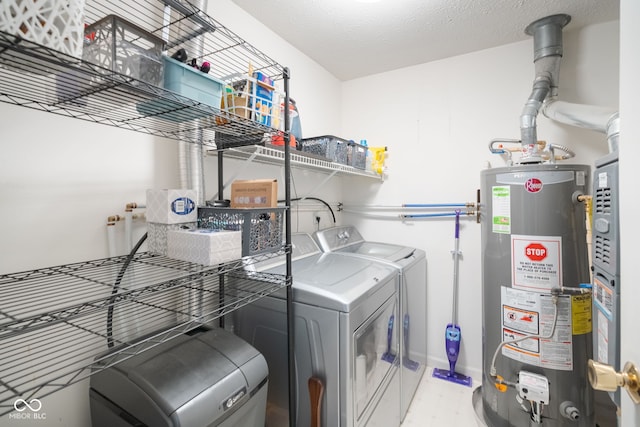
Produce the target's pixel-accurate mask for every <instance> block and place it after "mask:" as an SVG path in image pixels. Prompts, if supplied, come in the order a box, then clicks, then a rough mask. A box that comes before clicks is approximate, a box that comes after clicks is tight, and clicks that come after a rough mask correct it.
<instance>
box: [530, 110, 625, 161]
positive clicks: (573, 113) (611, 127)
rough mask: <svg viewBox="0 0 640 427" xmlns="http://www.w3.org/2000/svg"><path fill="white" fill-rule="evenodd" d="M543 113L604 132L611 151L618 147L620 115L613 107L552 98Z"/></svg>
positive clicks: (563, 121)
mask: <svg viewBox="0 0 640 427" xmlns="http://www.w3.org/2000/svg"><path fill="white" fill-rule="evenodd" d="M542 114H544V115H545V116H546V117H548V118H550V119H551V120H555V121H556V122H560V123H564V124H567V125H572V126H576V127H581V128H584V129H590V130H594V131H596V132H600V133H604V134H605V135H607V142H608V144H609V152H613V151H616V150H617V149H618V137H619V136H620V116H619V114H618V112H617V111H615V110H613V109H611V108H607V107H598V106H594V105H584V104H573V103H571V102H565V101H558V100H557V99H556V98H551V99H547V100H546V101H545V103H544V105H543V107H542Z"/></svg>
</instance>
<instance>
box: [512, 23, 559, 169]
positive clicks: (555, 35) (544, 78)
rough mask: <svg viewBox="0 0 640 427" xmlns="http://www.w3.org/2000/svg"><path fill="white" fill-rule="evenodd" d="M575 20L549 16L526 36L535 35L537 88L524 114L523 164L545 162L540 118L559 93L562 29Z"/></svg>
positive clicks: (530, 96)
mask: <svg viewBox="0 0 640 427" xmlns="http://www.w3.org/2000/svg"><path fill="white" fill-rule="evenodd" d="M569 21H571V17H570V16H569V15H565V14H559V15H552V16H547V17H546V18H542V19H538V20H537V21H534V22H532V23H531V24H529V26H527V28H526V29H525V33H526V34H528V35H530V36H533V45H534V60H533V63H534V65H535V78H534V81H533V89H532V91H531V94H530V95H529V98H528V99H527V102H526V103H525V105H524V108H523V110H522V114H521V115H520V136H521V143H522V151H523V155H522V158H521V162H522V163H541V162H542V160H543V159H542V156H541V154H540V150H539V149H538V146H537V144H536V143H537V142H538V135H537V124H536V118H537V116H538V113H539V112H540V109H541V108H542V105H543V102H544V101H545V99H547V98H548V97H556V96H557V94H558V81H559V75H560V59H561V58H562V28H563V27H564V26H565V25H567V24H568V23H569Z"/></svg>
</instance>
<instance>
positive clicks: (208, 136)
mask: <svg viewBox="0 0 640 427" xmlns="http://www.w3.org/2000/svg"><path fill="white" fill-rule="evenodd" d="M109 14H115V15H118V16H126V17H127V19H131V20H134V21H135V23H136V24H138V25H140V26H141V27H142V28H143V29H144V30H146V31H148V32H149V33H151V34H154V35H156V36H158V37H162V38H163V39H165V40H167V47H168V48H169V49H171V48H174V47H176V46H180V45H181V44H182V43H185V42H187V41H189V40H193V39H195V38H198V40H199V42H200V43H201V44H202V45H203V46H204V49H203V52H204V54H203V55H202V56H201V57H200V58H198V59H200V60H203V59H206V60H207V61H209V62H211V63H212V68H211V71H210V72H209V74H210V75H212V76H214V77H216V78H218V79H221V80H225V79H229V78H230V76H237V75H242V74H247V73H248V72H249V70H250V69H252V70H254V71H260V72H262V73H263V74H265V75H267V76H270V77H271V78H273V79H274V80H277V79H281V78H283V75H284V73H285V71H286V69H285V68H284V67H282V66H281V65H279V64H278V63H277V62H276V61H274V60H273V59H271V58H270V57H268V56H267V55H265V54H263V53H262V52H260V51H259V50H258V49H256V48H254V47H253V46H251V45H250V44H249V43H247V42H246V41H245V40H243V39H242V38H240V37H239V36H237V35H236V34H235V33H233V32H232V31H230V30H229V29H227V28H225V27H224V26H223V25H222V24H220V23H219V22H217V21H216V20H215V19H213V18H211V17H209V16H208V15H206V14H205V13H203V12H202V11H199V10H197V9H196V8H195V7H194V6H191V5H189V4H188V3H186V2H184V1H181V0H164V1H157V0H142V1H137V2H129V3H127V2H124V1H122V2H120V1H119V0H112V1H110V2H103V1H99V0H88V1H87V2H86V6H85V20H86V21H87V22H88V23H91V22H95V21H98V20H99V19H101V18H103V17H104V16H106V15H109ZM187 22H188V23H189V25H187ZM194 28H195V29H194ZM0 68H3V70H2V72H0V102H5V103H9V104H14V105H19V106H23V107H27V108H32V109H36V110H42V111H47V112H50V113H54V114H59V115H63V116H68V117H73V118H76V119H81V120H86V121H90V122H95V123H100V124H105V125H110V126H115V127H119V128H123V129H128V130H133V131H136V132H141V133H146V134H150V135H154V136H161V137H165V138H170V139H175V140H180V141H187V142H191V143H202V144H204V145H209V146H216V141H215V134H216V133H219V134H221V135H226V136H227V137H228V140H229V141H231V143H230V146H241V145H249V144H254V143H255V142H256V141H259V140H260V139H261V138H262V136H263V135H264V134H265V133H270V132H275V131H276V130H275V129H273V128H271V127H269V126H265V125H263V124H260V123H257V122H255V121H252V120H249V119H245V118H242V117H239V116H236V115H233V114H229V113H227V112H224V111H221V110H220V109H218V108H215V107H211V106H209V105H206V104H202V103H200V102H198V101H195V100H193V99H189V98H187V97H184V96H181V95H179V94H177V93H174V92H171V91H169V90H165V89H163V88H160V87H157V86H154V85H151V84H148V83H146V82H144V81H141V80H136V79H134V78H131V77H128V76H125V75H122V74H119V73H117V72H114V71H112V70H108V69H106V68H102V67H100V66H98V65H95V64H93V63H90V62H86V61H83V60H81V59H78V58H75V57H72V56H69V55H66V54H63V53H61V52H58V51H56V50H54V49H51V48H48V47H46V46H42V45H39V44H36V43H33V42H30V41H28V40H25V39H24V38H22V37H19V36H16V35H13V34H8V33H6V32H2V31H0ZM153 100H156V101H158V100H159V101H160V102H155V103H153V108H151V109H150V111H149V109H147V110H145V111H143V112H140V111H138V109H137V108H136V106H138V105H140V104H144V103H145V102H149V101H153ZM167 117H170V118H171V119H170V120H167ZM218 145H219V144H218Z"/></svg>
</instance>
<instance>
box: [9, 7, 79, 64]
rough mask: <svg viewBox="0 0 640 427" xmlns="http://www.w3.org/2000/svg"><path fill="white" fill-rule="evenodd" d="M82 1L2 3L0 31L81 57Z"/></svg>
mask: <svg viewBox="0 0 640 427" xmlns="http://www.w3.org/2000/svg"><path fill="white" fill-rule="evenodd" d="M83 16H84V0H64V1H59V0H2V2H0V31H4V32H6V33H9V34H13V35H16V36H20V37H22V38H24V39H26V40H29V41H32V42H35V43H38V44H41V45H43V46H46V47H49V48H52V49H55V50H58V51H60V52H62V53H65V54H67V55H71V56H74V57H76V58H80V57H82V43H83V38H84V19H83Z"/></svg>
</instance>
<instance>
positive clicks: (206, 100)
mask: <svg viewBox="0 0 640 427" xmlns="http://www.w3.org/2000/svg"><path fill="white" fill-rule="evenodd" d="M162 60H163V62H164V88H165V89H167V90H170V91H172V92H175V93H177V94H179V95H181V96H184V97H185V98H189V99H192V100H194V101H198V102H200V103H202V104H206V105H210V106H212V107H214V108H216V109H219V108H220V101H221V100H222V90H223V88H224V86H225V84H224V82H223V81H221V80H218V79H216V78H215V77H212V76H210V75H208V74H205V73H203V72H201V71H199V70H198V69H196V68H193V67H191V66H189V65H187V64H184V63H182V62H180V61H176V60H175V59H173V58H170V57H168V56H163V57H162ZM183 107H184V106H183V105H181V104H178V103H175V102H172V101H168V100H164V99H154V100H151V101H146V102H143V103H140V104H138V105H137V109H138V111H139V112H140V113H142V114H145V115H154V116H156V117H159V118H162V119H165V120H169V121H172V122H183V121H187V120H193V119H198V118H200V117H204V116H206V115H207V113H205V112H203V111H198V110H196V109H192V108H191V109H185V108H183ZM171 110H178V111H171Z"/></svg>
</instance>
